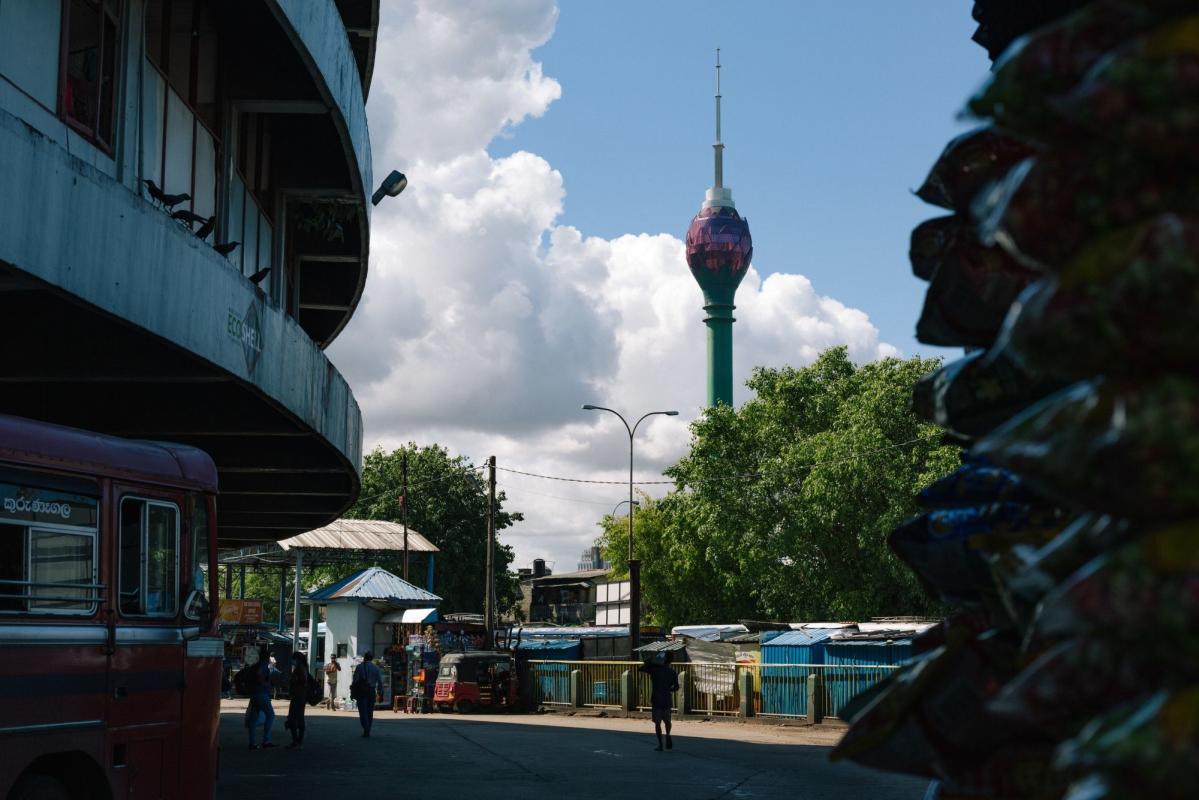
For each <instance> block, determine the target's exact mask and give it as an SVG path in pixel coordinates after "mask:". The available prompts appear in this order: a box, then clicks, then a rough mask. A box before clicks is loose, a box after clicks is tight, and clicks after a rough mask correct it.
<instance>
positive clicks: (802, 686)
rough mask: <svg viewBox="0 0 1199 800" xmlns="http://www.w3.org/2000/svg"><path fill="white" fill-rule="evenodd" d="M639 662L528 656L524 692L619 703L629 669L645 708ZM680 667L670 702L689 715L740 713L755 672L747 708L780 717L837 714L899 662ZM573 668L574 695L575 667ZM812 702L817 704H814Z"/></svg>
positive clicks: (552, 699) (534, 697)
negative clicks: (675, 692) (748, 680)
mask: <svg viewBox="0 0 1199 800" xmlns="http://www.w3.org/2000/svg"><path fill="white" fill-rule="evenodd" d="M641 663H642V662H639V661H530V662H529V682H530V686H529V695H530V699H531V701H532V703H533V704H534V705H546V706H564V707H566V706H576V707H591V708H622V707H624V703H625V699H624V696H623V685H622V684H623V680H624V678H623V675H624V673H626V672H629V673H631V674H632V678H633V679H632V686H633V691H634V693H635V697H634V698H633V701H632V704H631V705H632V708H634V709H636V710H640V711H648V710H649V708H650V691H651V687H650V679H649V676H648V675H647V674H645V673H641V672H638V671H637V669H638V667H640V666H641ZM671 667H672V668H674V670H675V671H676V672H678V673H679V683H680V685H681V687H682V690H683V691H682V693H681V694H682V696H681V697H680V696H679V695H676V696H675V708H676V709H678V710H679V711H684V712H686V713H688V714H704V715H708V716H737V715H740V714H741V713H743V708H742V705H743V704H742V696H741V694H742V687H743V686H744V681H745V677H744V676H745V675H746V674H749V675H750V676H752V680H751V685H752V687H753V697H752V698H750V703H749V704H748V709H752V713H753V714H755V715H761V716H770V717H783V718H811V717H812V716H813V711H816V712H817V713H816V714H815V717H816V718H819V717H822V716H823V717H839V716H840V714H841V711H842V709H843V708H844V707H845V706H846V704H847V703H849V701H850V700H851V699H852V698H853V697H854V696H855V695H857V694H859V693H861V692H863V691H865V690H866V689H869V688H870V687H872V686H874V685H876V684H878V683H880V682H881V681H883V680H884V679H885V678H886V677H887V676H888V675H890V674H891V673H892V672H893V671H894V670H896V669H898V667H896V666H894V665H883V664H712V663H692V662H682V663H677V664H671ZM575 672H577V673H578V679H577V680H578V687H577V696H575V695H574V694H572V682H573V680H574V679H573V678H572V674H573V673H575ZM813 700H814V701H815V702H817V703H818V704H819V709H812V708H811V703H812V702H813Z"/></svg>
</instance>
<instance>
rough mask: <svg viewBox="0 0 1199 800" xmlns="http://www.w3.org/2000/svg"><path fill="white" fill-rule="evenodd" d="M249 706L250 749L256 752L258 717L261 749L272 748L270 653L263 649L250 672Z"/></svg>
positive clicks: (272, 714) (273, 713)
mask: <svg viewBox="0 0 1199 800" xmlns="http://www.w3.org/2000/svg"><path fill="white" fill-rule="evenodd" d="M250 674H251V682H250V705H249V707H248V708H246V728H247V729H249V734H250V749H251V750H257V749H258V745H256V744H255V743H254V733H255V729H256V728H257V727H258V717H259V715H261V716H262V747H263V749H265V748H268V747H274V746H275V745H274V744H273V743H272V742H271V726H272V725H273V724H274V723H275V709H273V708H271V665H270V653H269V652H268V651H267V649H266V648H265V647H264V648H262V650H260V651H259V653H258V663H257V664H255V665H254V668H253V670H252V671H251V673H250Z"/></svg>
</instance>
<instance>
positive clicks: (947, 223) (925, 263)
mask: <svg viewBox="0 0 1199 800" xmlns="http://www.w3.org/2000/svg"><path fill="white" fill-rule="evenodd" d="M970 246H975V247H981V246H982V245H980V244H979V242H978V234H977V233H976V232H975V230H974V225H973V224H972V223H971V222H970V220H968V219H966V218H964V217H959V216H949V217H934V218H932V219H929V220H925V221H924V222H921V223H920V224H919V225H917V226H916V227H915V228H913V229H912V244H911V247H910V248H909V250H908V258H909V259H910V260H911V262H912V274H913V275H915V276H916V277H917V278H920V279H921V280H924V281H931V280H932V279H933V276H934V275H936V274H937V271H938V270H939V269H940V268H941V265H942V264H944V263H945V262H947V261H949V260H951V259H953V258H955V256H954V255H953V254H954V253H955V252H957V251H958V250H959V249H960V248H963V247H970Z"/></svg>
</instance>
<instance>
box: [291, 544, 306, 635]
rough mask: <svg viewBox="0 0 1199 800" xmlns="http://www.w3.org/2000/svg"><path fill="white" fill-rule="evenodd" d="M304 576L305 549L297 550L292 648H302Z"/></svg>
mask: <svg viewBox="0 0 1199 800" xmlns="http://www.w3.org/2000/svg"><path fill="white" fill-rule="evenodd" d="M303 576H304V551H303V550H297V551H296V602H295V605H294V606H293V608H294V609H295V616H294V618H293V619H292V621H291V649H292V650H293V651H295V650H299V649H300V585H301V583H302V581H301V579H302V578H303Z"/></svg>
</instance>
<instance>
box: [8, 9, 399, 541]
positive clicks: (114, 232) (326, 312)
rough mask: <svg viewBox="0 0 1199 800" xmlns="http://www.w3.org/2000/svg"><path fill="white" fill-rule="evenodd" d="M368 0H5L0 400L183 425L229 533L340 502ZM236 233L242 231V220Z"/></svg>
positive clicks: (153, 429)
mask: <svg viewBox="0 0 1199 800" xmlns="http://www.w3.org/2000/svg"><path fill="white" fill-rule="evenodd" d="M377 19H378V0H239V1H238V2H232V0H211V2H204V1H203V0H64V1H63V2H59V0H0V176H3V177H2V178H0V320H3V322H2V323H0V324H2V325H3V329H2V333H3V338H4V345H5V354H6V356H7V357H6V358H4V359H2V360H0V384H2V385H3V388H2V390H0V411H3V412H6V413H11V414H17V415H21V416H26V417H33V418H37V419H42V420H48V421H52V422H57V423H62V424H67V425H72V426H76V427H80V428H84V429H88V430H94V431H100V432H104V433H112V434H117V435H121V436H128V437H137V438H148V439H163V440H170V441H175V442H182V443H186V444H191V445H195V446H198V447H200V448H202V449H203V450H205V451H206V452H208V453H209V454H211V456H212V457H213V459H214V460H215V461H216V464H217V467H218V469H219V480H220V488H221V500H220V503H219V504H218V510H219V519H218V527H219V531H220V538H221V542H222V544H223V545H239V544H249V543H252V542H255V541H258V542H261V541H275V540H278V539H283V538H286V537H289V536H293V535H295V534H297V533H300V532H303V531H307V530H311V529H313V528H317V527H320V526H321V525H325V524H327V523H329V522H332V521H333V520H334V519H336V518H337V517H338V516H339V515H340V513H341V511H343V510H344V509H345V508H346V507H347V506H348V505H349V504H350V502H351V501H352V500H353V499H354V497H355V496H356V495H357V493H358V489H359V470H360V462H361V437H362V423H361V416H360V413H359V410H358V405H357V403H356V402H355V400H354V397H353V395H352V394H351V392H350V389H349V387H348V386H347V384H346V382H345V380H344V379H343V378H342V376H341V375H340V374H339V373H338V372H337V370H336V369H334V368H333V366H332V364H331V363H330V362H329V360H328V359H327V358H326V357H325V355H324V352H323V350H324V348H325V347H326V346H328V344H329V343H330V342H332V341H333V340H334V339H335V338H336V337H337V335H338V333H339V332H340V331H341V330H342V329H343V328H344V327H345V325H346V323H347V322H348V321H349V319H350V317H351V315H352V314H353V312H354V309H355V307H356V306H357V304H358V301H359V299H360V297H361V295H362V289H363V285H364V282H365V279H366V268H367V253H368V246H369V230H370V228H369V226H370V214H369V212H370V208H371V206H370V203H369V202H367V201H368V198H369V197H370V194H371V189H372V185H371V184H372V178H371V160H370V140H369V135H368V132H367V124H366V113H365V98H366V92H367V89H368V87H369V85H370V78H371V67H372V64H373V60H374V43H375V37H374V33H375V28H376V25H377ZM235 243H236V244H235Z"/></svg>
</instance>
